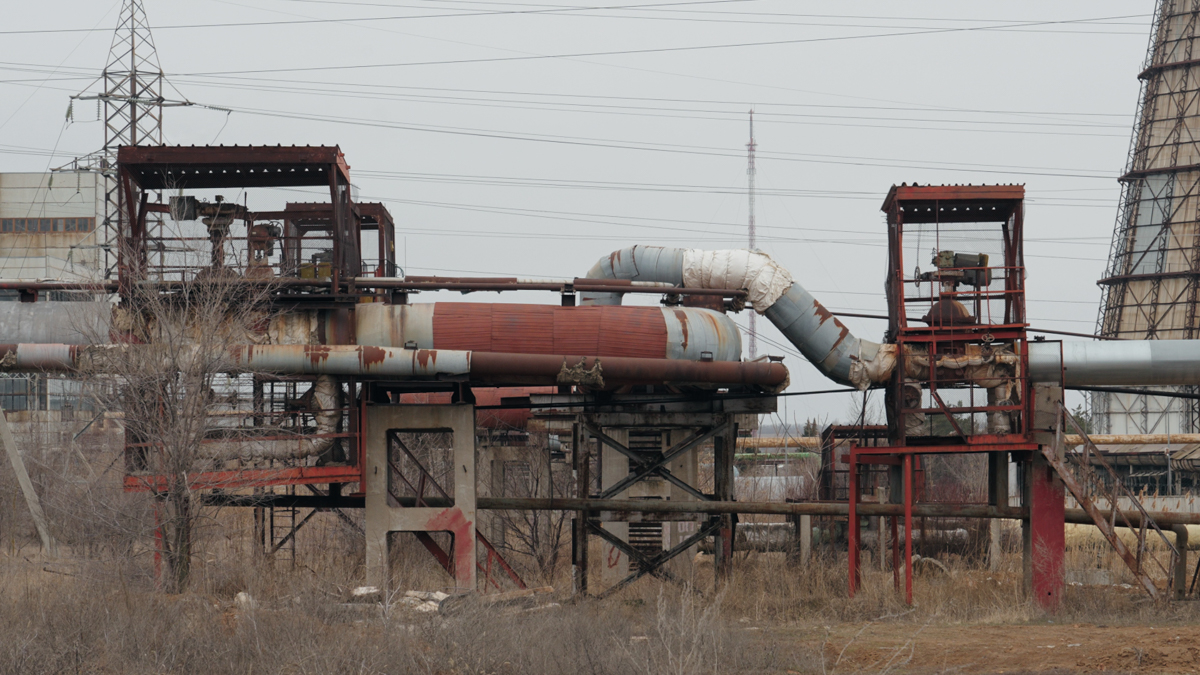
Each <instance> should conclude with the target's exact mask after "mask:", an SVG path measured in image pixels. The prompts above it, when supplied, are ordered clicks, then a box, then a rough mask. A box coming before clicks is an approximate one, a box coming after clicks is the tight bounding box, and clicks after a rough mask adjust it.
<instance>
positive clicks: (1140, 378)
mask: <svg viewBox="0 0 1200 675" xmlns="http://www.w3.org/2000/svg"><path fill="white" fill-rule="evenodd" d="M1028 344H1029V376H1030V378H1031V379H1033V380H1034V381H1037V382H1058V381H1059V378H1060V377H1061V378H1063V382H1064V384H1066V385H1067V386H1072V385H1079V386H1093V385H1143V386H1156V385H1187V384H1200V340H1106V341H1102V342H1084V341H1077V342H1062V343H1058V342H1030V343H1028ZM1060 344H1061V345H1062V347H1061V351H1060V347H1059V345H1060ZM1064 365H1065V369H1064V368H1063V366H1064Z"/></svg>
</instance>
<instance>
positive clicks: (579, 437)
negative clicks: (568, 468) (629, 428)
mask: <svg viewBox="0 0 1200 675" xmlns="http://www.w3.org/2000/svg"><path fill="white" fill-rule="evenodd" d="M581 426H582V425H580V424H579V422H578V421H576V422H575V423H574V424H572V425H571V464H572V465H573V466H572V469H573V471H574V474H575V497H576V498H577V499H587V498H588V497H589V496H590V492H591V471H590V469H591V453H590V452H589V447H588V443H589V440H588V438H587V433H586V432H584V431H583V429H582V428H581ZM587 521H588V512H587V511H576V512H575V518H574V519H573V520H572V521H571V581H572V587H571V594H572V595H573V596H575V597H586V596H587V593H588V531H587V530H588V528H587Z"/></svg>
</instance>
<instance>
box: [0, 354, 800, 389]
mask: <svg viewBox="0 0 1200 675" xmlns="http://www.w3.org/2000/svg"><path fill="white" fill-rule="evenodd" d="M137 348H138V347H137V346H136V345H93V346H89V347H79V346H75V345H62V344H17V345H12V344H10V345H0V371H42V370H73V369H76V368H78V367H79V365H80V362H81V361H82V360H83V359H82V357H83V355H84V354H103V353H104V352H105V351H108V350H114V349H137ZM227 350H228V358H229V362H228V364H225V365H224V366H222V367H227V368H228V369H229V370H244V371H248V372H267V373H279V374H291V375H295V374H304V375H338V376H347V377H349V376H353V377H363V378H379V379H398V380H405V379H438V378H445V377H454V378H460V379H466V378H468V377H469V378H470V379H471V380H474V381H478V382H485V383H495V384H547V385H548V384H580V385H584V386H590V387H594V388H606V387H612V386H623V385H637V384H704V385H739V384H740V385H756V386H761V387H765V388H768V389H778V388H780V387H784V386H786V385H787V382H788V372H787V368H785V367H784V366H783V365H781V364H778V363H769V362H757V361H756V362H751V363H742V362H740V361H712V362H709V361H680V360H673V359H645V358H626V357H603V358H602V357H596V356H563V355H544V354H508V353H500V352H468V351H455V350H445V349H442V350H437V349H399V348H395V347H370V346H364V345H232V346H229V347H227ZM95 364H96V365H97V366H98V367H103V359H98V360H96V361H95Z"/></svg>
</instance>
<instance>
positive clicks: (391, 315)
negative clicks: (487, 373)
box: [354, 302, 742, 361]
mask: <svg viewBox="0 0 1200 675" xmlns="http://www.w3.org/2000/svg"><path fill="white" fill-rule="evenodd" d="M354 314H355V321H356V331H355V333H356V336H357V341H358V344H360V345H375V346H378V347H406V346H407V347H410V348H412V347H416V348H418V349H461V350H467V351H472V352H477V353H478V352H502V353H515V354H587V355H589V356H601V357H638V358H652V359H664V358H665V359H681V360H687V361H739V360H741V358H742V339H741V332H740V331H739V330H738V327H737V324H736V323H734V322H733V320H732V319H730V318H729V317H728V316H726V315H725V314H722V313H721V312H714V311H712V310H708V309H698V308H693V307H559V306H556V305H522V304H512V303H477V302H438V303H430V304H418V305H385V304H382V303H367V304H362V305H359V306H358V307H357V308H356V310H355V312H354Z"/></svg>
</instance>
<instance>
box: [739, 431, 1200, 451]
mask: <svg viewBox="0 0 1200 675" xmlns="http://www.w3.org/2000/svg"><path fill="white" fill-rule="evenodd" d="M1088 439H1089V440H1091V441H1092V444H1093V445H1166V444H1168V443H1174V444H1179V445H1188V444H1192V443H1200V434H1092V435H1090V436H1088ZM1063 443H1064V444H1065V445H1073V446H1076V445H1083V436H1080V435H1078V434H1066V435H1064V436H1063ZM737 446H738V449H754V450H757V449H761V448H819V447H821V437H820V436H793V437H790V438H785V437H783V436H756V437H753V438H739V439H738V443H737Z"/></svg>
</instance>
